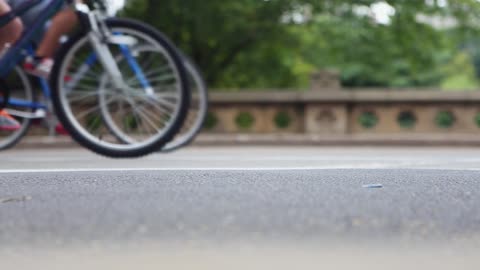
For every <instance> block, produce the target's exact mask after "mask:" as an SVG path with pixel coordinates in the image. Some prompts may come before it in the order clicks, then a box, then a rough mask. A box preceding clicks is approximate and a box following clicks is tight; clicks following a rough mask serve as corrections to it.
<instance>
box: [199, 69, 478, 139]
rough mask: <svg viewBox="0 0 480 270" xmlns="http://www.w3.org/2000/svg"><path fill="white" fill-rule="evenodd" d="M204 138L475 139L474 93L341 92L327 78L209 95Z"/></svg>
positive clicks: (334, 79) (335, 81)
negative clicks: (306, 85)
mask: <svg viewBox="0 0 480 270" xmlns="http://www.w3.org/2000/svg"><path fill="white" fill-rule="evenodd" d="M210 101H211V108H210V113H209V116H208V119H207V123H206V128H205V130H206V132H214V133H261V134H268V133H308V134H331V135H335V134H362V133H366V134H368V133H379V134H403V133H408V134H418V133H424V134H426V133H445V134H450V133H457V134H458V133H461V134H466V133H467V134H472V133H479V134H480V91H455V92H445V91H439V90H437V89H341V88H340V87H339V83H338V78H337V77H336V75H335V73H333V72H324V73H318V74H315V75H313V76H312V86H311V89H308V90H268V91H265V90H263V91H255V90H243V91H240V92H223V91H212V93H211V95H210Z"/></svg>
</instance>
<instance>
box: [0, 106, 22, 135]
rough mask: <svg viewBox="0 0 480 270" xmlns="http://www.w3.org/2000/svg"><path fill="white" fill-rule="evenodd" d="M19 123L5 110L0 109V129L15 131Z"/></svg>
mask: <svg viewBox="0 0 480 270" xmlns="http://www.w3.org/2000/svg"><path fill="white" fill-rule="evenodd" d="M20 127H21V125H20V123H19V122H18V121H17V120H16V119H15V118H13V117H12V116H11V115H10V114H9V113H8V112H7V111H6V110H1V111H0V130H3V131H15V130H18V129H20Z"/></svg>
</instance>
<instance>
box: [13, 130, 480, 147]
mask: <svg viewBox="0 0 480 270" xmlns="http://www.w3.org/2000/svg"><path fill="white" fill-rule="evenodd" d="M193 145H195V146H232V145H239V146H243V145H271V146H289V145H291V146H315V145H317V146H471V147H477V146H480V136H475V135H445V136H440V135H438V134H434V135H428V134H422V135H419V136H403V135H381V136H379V135H341V136H322V135H304V134H273V135H270V134H268V135H258V134H255V135H250V134H240V135H239V134H202V135H200V136H198V137H197V139H196V140H195V142H194V143H193ZM75 147H80V146H79V145H78V144H77V143H76V142H74V141H73V140H72V139H71V138H70V137H65V136H62V137H40V136H31V137H26V138H24V139H23V140H22V141H21V142H20V144H18V146H17V148H20V149H32V148H33V149H34V148H40V149H42V148H47V149H48V148H75Z"/></svg>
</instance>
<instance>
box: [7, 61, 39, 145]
mask: <svg viewBox="0 0 480 270" xmlns="http://www.w3.org/2000/svg"><path fill="white" fill-rule="evenodd" d="M4 82H5V83H6V85H8V88H9V92H10V93H9V100H8V102H7V104H6V107H5V110H6V111H7V112H8V113H9V114H10V115H11V116H13V117H14V118H15V119H16V120H17V121H18V122H19V123H20V128H19V129H15V130H2V129H0V150H6V149H9V148H11V147H13V146H15V145H16V144H17V143H18V142H19V141H20V139H22V137H23V136H25V133H26V132H27V131H28V129H29V127H30V125H31V119H30V118H28V117H23V114H27V115H29V114H31V113H32V112H33V111H34V109H33V108H32V107H31V106H29V105H32V104H33V102H34V95H33V87H32V84H31V82H30V80H29V79H28V76H27V75H26V74H25V72H23V70H22V69H21V68H20V67H15V68H14V69H13V70H12V72H11V73H10V74H9V75H8V76H7V77H5V78H4Z"/></svg>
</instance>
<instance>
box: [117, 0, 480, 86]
mask: <svg viewBox="0 0 480 270" xmlns="http://www.w3.org/2000/svg"><path fill="white" fill-rule="evenodd" d="M122 15H124V16H128V17H134V18H138V19H141V20H144V21H146V22H148V23H150V24H152V25H154V26H156V27H158V28H159V29H160V30H162V31H163V32H164V33H166V34H167V35H168V36H169V37H170V38H171V39H172V40H173V41H174V42H175V43H176V44H177V45H179V47H181V48H182V49H183V50H184V51H185V52H186V53H187V54H188V55H190V56H191V57H192V58H193V59H194V61H195V62H196V63H197V64H198V65H199V66H200V68H201V69H202V70H203V72H204V73H205V77H206V78H207V81H208V83H209V84H210V85H211V87H213V88H222V89H226V88H228V89H238V88H306V87H307V86H308V83H309V77H310V74H311V73H312V72H314V71H315V70H319V69H333V70H337V71H338V72H339V73H340V74H341V80H342V84H343V85H344V86H348V87H405V88H406V87H418V88H421V87H438V88H439V89H444V90H455V89H456V90H459V89H461V90H471V89H477V88H479V86H480V49H479V47H478V45H479V42H478V41H480V35H479V34H480V31H479V30H480V27H479V26H480V18H479V16H480V2H479V1H478V0H385V1H378V0H377V1H375V0H225V1H220V0H209V1H200V0H181V1H180V0H161V1H159V0H127V6H126V8H125V9H124V10H123V14H122Z"/></svg>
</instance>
